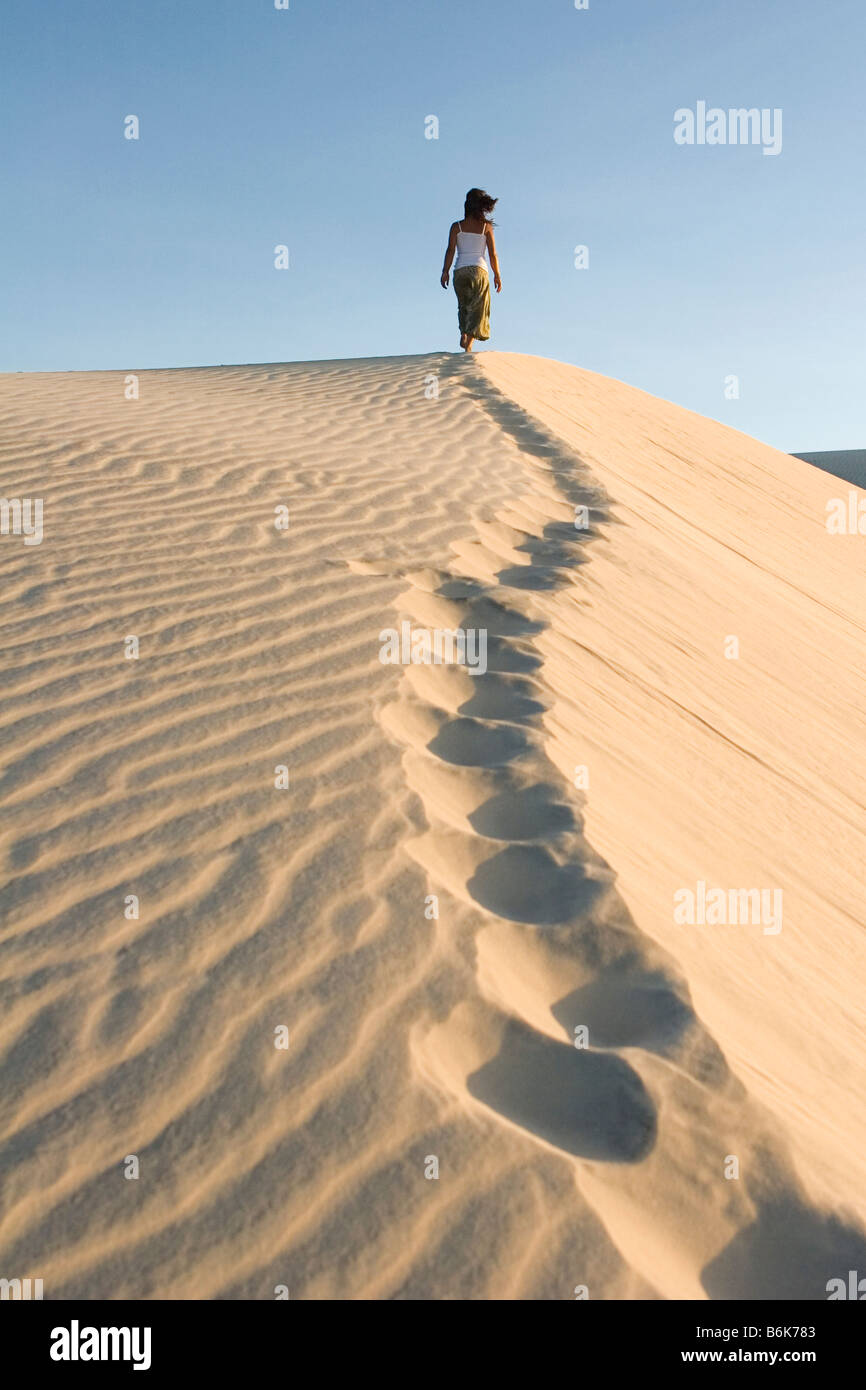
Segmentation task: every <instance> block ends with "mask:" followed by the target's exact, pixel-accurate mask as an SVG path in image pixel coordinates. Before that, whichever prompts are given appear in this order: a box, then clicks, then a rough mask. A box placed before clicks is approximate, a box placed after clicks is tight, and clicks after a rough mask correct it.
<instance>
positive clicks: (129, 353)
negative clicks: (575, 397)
mask: <svg viewBox="0 0 866 1390" xmlns="http://www.w3.org/2000/svg"><path fill="white" fill-rule="evenodd" d="M278 3H279V0H278ZM0 40H2V58H0V64H2V84H0V124H2V139H0V177H2V188H3V193H4V211H3V216H2V219H0V251H2V265H3V270H4V274H3V276H2V282H3V283H2V289H0V371H8V372H14V371H65V370H70V369H113V370H122V371H136V370H142V369H146V368H149V367H180V366H200V365H208V364H220V363H246V362H286V361H304V360H310V359H314V358H350V357H377V356H384V355H390V354H403V353H423V352H434V351H440V350H442V349H449V350H450V349H452V348H453V349H455V350H456V349H457V341H456V340H457V316H456V302H455V299H454V294H453V290H451V289H450V288H449V289H448V290H447V291H446V290H443V289H442V288H441V287H440V285H439V275H440V273H441V268H442V258H443V252H444V247H445V241H446V239H447V233H448V228H449V225H450V223H451V222H452V221H453V220H455V219H456V218H458V217H460V216H461V215H462V209H463V197H464V195H465V193H466V190H467V189H468V188H469V187H471V186H475V185H477V186H480V187H483V188H486V189H488V190H489V191H490V192H491V193H492V194H493V195H494V196H498V198H499V200H500V201H499V204H498V206H497V208H496V213H495V217H496V224H497V242H498V247H499V258H500V263H501V270H502V280H503V289H502V294H501V295H500V296H498V297H495V301H494V305H493V325H492V336H491V340H490V343H489V345H488V346H489V347H491V348H498V349H501V350H504V351H509V352H525V353H533V354H537V355H540V356H546V357H553V358H558V359H559V360H561V361H565V362H571V363H574V364H576V365H577V366H581V367H586V368H589V369H590V370H592V371H597V372H602V373H604V374H605V375H607V376H613V377H616V378H618V379H620V380H623V381H627V382H629V383H630V384H632V385H635V386H639V387H641V388H643V389H644V390H647V391H650V392H652V393H653V394H654V395H658V396H662V397H664V398H665V399H668V400H672V401H676V402H677V403H679V404H681V405H684V406H687V407H688V408H689V409H692V410H695V411H698V412H699V413H700V414H702V415H709V416H712V417H713V418H715V419H718V420H722V421H724V422H725V423H727V424H730V425H733V426H734V427H735V428H737V429H740V430H743V431H745V432H746V433H748V434H752V435H755V436H757V437H758V438H760V439H763V440H765V441H766V442H768V443H770V444H773V445H775V446H776V447H778V448H781V449H785V450H788V451H807V450H822V449H846V448H847V449H854V448H862V447H864V446H866V422H864V419H863V412H864V404H863V403H864V400H866V391H864V376H866V372H864V366H866V363H864V357H866V349H864V332H863V324H864V310H866V294H864V226H866V185H864V178H863V170H864V166H866V160H864V154H866V127H864V120H863V115H862V101H863V97H862V93H863V75H862V74H863V52H864V47H866V44H864V41H866V5H864V3H863V0H822V2H821V3H818V0H718V2H716V0H588V8H585V9H577V8H576V6H575V3H574V0H463V3H461V2H460V0H437V3H426V2H425V0H289V8H288V9H277V8H276V6H275V0H79V3H75V4H70V3H68V0H43V2H42V3H38V4H37V3H34V0H4V4H3V10H2V20H0ZM701 101H703V102H706V104H707V107H708V108H719V109H721V110H722V111H724V112H727V111H728V110H730V109H732V108H740V107H746V108H753V107H754V108H757V109H758V110H761V111H763V110H767V111H768V112H773V111H775V110H777V109H778V110H780V111H781V113H782V117H781V132H782V147H781V151H780V153H778V154H775V155H772V154H771V155H765V154H764V152H763V147H762V146H761V145H751V144H748V145H746V144H735V143H726V144H719V143H716V144H706V143H705V144H698V143H693V144H679V143H677V142H676V140H675V139H674V131H675V120H674V115H675V112H677V111H679V110H683V109H691V110H692V111H697V105H698V102H701ZM131 115H132V116H136V117H137V118H138V122H139V131H138V134H139V138H138V139H137V140H132V139H127V138H126V135H125V130H126V129H127V128H128V126H127V123H126V118H127V117H128V116H131ZM433 116H435V118H436V121H437V122H438V131H437V132H436V133H437V135H438V138H435V139H434V138H427V136H428V133H429V132H431V131H432V130H434V128H435V127H434V125H433V123H432V122H431V121H430V120H428V118H429V117H433ZM717 129H718V127H717ZM278 246H286V247H288V261H289V264H288V268H287V269H278V268H276V266H275V248H276V247H278ZM579 246H584V247H586V248H587V255H586V256H585V257H584V259H588V264H587V265H586V266H584V267H581V268H578V267H577V266H576V265H575V260H576V256H575V248H576V247H579Z"/></svg>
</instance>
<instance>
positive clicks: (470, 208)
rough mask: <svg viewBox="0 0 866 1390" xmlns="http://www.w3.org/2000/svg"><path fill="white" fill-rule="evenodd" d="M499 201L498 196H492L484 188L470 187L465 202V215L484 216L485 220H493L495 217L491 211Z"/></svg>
mask: <svg viewBox="0 0 866 1390" xmlns="http://www.w3.org/2000/svg"><path fill="white" fill-rule="evenodd" d="M498 202H499V199H498V198H491V196H490V194H489V193H485V192H484V189H483V188H470V190H469V192H468V193H467V194H466V201H465V203H464V204H463V216H464V217H483V218H484V221H485V222H492V221H493V218H492V217H491V216H490V213H491V212H492V211H493V209H494V208H495V207H496V204H497V203H498Z"/></svg>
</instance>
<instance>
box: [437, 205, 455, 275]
mask: <svg viewBox="0 0 866 1390" xmlns="http://www.w3.org/2000/svg"><path fill="white" fill-rule="evenodd" d="M456 250H457V223H456V222H452V223H451V231H450V232H449V233H448V245H447V246H446V247H445V263H444V265H443V266H442V275H441V276H440V279H439V283H440V285H441V286H442V288H443V290H447V288H448V272H449V271H450V269H451V262H452V261H453V260H454V252H455V251H456Z"/></svg>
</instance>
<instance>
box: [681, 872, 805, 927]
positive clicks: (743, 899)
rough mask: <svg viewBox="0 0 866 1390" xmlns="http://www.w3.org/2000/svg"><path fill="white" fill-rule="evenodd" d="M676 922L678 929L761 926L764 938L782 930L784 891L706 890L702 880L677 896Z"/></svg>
mask: <svg viewBox="0 0 866 1390" xmlns="http://www.w3.org/2000/svg"><path fill="white" fill-rule="evenodd" d="M674 921H675V922H676V923H677V925H678V926H683V925H688V926H699V927H704V926H706V927H716V926H722V927H724V926H728V927H737V926H749V925H752V926H762V927H763V928H764V936H778V935H779V932H780V931H781V930H782V890H781V888H727V889H726V888H709V889H708V888H707V885H706V883H705V882H704V880H703V879H699V880H698V882H697V885H696V887H695V888H694V889H692V888H678V889H677V890H676V892H675V893H674Z"/></svg>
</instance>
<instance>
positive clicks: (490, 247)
mask: <svg viewBox="0 0 866 1390" xmlns="http://www.w3.org/2000/svg"><path fill="white" fill-rule="evenodd" d="M487 254H488V256H489V257H490V264H491V266H492V267H493V283H494V285H495V286H496V293H497V294H498V293H499V291H500V290H501V289H502V281H501V280H500V278H499V261H498V259H497V256H496V242H495V240H494V237H493V228H492V227H491V226H489V225H488V228H487Z"/></svg>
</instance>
